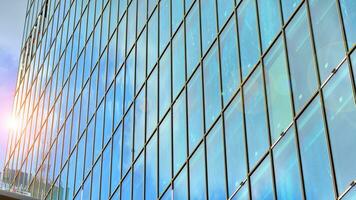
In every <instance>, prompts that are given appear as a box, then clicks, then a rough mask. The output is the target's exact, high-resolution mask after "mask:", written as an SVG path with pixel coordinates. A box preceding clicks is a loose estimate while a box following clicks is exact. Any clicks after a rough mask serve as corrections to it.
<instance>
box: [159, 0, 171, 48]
mask: <svg viewBox="0 0 356 200" xmlns="http://www.w3.org/2000/svg"><path fill="white" fill-rule="evenodd" d="M170 22H171V19H170V0H161V1H160V3H159V54H160V55H161V54H162V52H163V51H164V48H165V47H166V46H167V43H168V40H169V38H170V36H171V31H170V26H171V24H170Z"/></svg>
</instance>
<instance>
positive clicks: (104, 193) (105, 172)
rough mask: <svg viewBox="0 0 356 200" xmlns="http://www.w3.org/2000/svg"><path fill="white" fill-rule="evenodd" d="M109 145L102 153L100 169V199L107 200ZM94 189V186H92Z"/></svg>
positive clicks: (108, 188) (108, 187)
mask: <svg viewBox="0 0 356 200" xmlns="http://www.w3.org/2000/svg"><path fill="white" fill-rule="evenodd" d="M110 153H111V143H109V144H108V145H107V146H106V147H105V149H104V153H103V157H102V158H103V167H102V169H101V192H100V195H101V199H108V198H109V196H110V193H109V192H110V168H111V163H110V162H111V160H110V159H111V155H110ZM94 187H95V186H94Z"/></svg>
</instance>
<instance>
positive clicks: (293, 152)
mask: <svg viewBox="0 0 356 200" xmlns="http://www.w3.org/2000/svg"><path fill="white" fill-rule="evenodd" d="M296 148H297V146H296V142H295V130H294V127H291V128H290V129H289V130H288V132H287V133H286V134H285V135H284V137H283V138H282V139H281V140H280V141H279V142H278V144H277V145H276V146H275V147H274V149H273V160H274V170H275V178H276V189H277V197H278V199H288V198H289V197H293V198H294V199H302V186H301V177H300V173H299V163H298V154H297V149H296Z"/></svg>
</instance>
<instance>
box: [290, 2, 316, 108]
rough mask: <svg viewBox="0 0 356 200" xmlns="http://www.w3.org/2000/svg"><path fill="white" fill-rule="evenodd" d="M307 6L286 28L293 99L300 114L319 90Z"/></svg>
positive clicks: (302, 8) (301, 9) (303, 7)
mask: <svg viewBox="0 0 356 200" xmlns="http://www.w3.org/2000/svg"><path fill="white" fill-rule="evenodd" d="M308 30H309V28H308V22H307V14H306V10H305V6H302V7H301V8H300V10H299V11H298V13H297V14H296V15H295V16H294V17H293V19H292V21H291V22H290V24H289V25H288V26H287V28H286V41H287V47H288V61H289V67H290V73H291V79H292V88H293V94H294V95H293V99H294V104H295V109H296V112H297V113H298V112H299V111H300V110H301V108H302V107H303V106H304V104H305V103H306V102H307V101H308V100H309V99H310V97H311V96H312V94H313V93H314V91H315V90H316V88H317V82H316V71H315V62H314V57H313V51H312V47H311V40H310V33H309V31H308Z"/></svg>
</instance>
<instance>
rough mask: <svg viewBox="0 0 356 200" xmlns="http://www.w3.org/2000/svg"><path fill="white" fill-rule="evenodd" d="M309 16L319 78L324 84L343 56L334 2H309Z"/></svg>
mask: <svg viewBox="0 0 356 200" xmlns="http://www.w3.org/2000/svg"><path fill="white" fill-rule="evenodd" d="M310 14H311V19H312V25H313V32H314V40H315V48H316V53H317V58H318V64H319V71H320V78H321V81H322V82H324V80H325V79H326V78H327V77H328V76H329V75H330V73H331V71H332V69H333V68H335V67H336V66H337V65H338V64H339V62H340V61H341V59H342V58H343V57H344V54H345V49H344V46H343V40H342V34H341V29H340V28H341V26H340V22H339V16H338V11H337V7H336V1H334V0H311V1H310ZM325 33H328V34H325Z"/></svg>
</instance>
